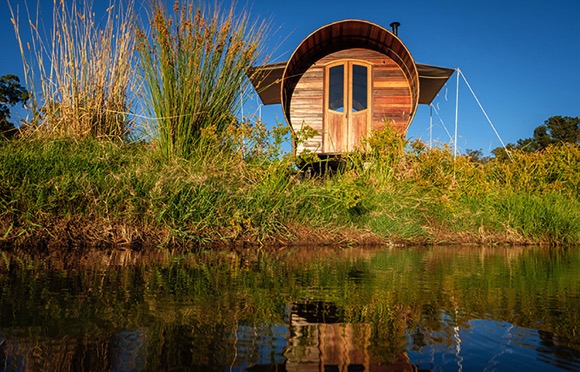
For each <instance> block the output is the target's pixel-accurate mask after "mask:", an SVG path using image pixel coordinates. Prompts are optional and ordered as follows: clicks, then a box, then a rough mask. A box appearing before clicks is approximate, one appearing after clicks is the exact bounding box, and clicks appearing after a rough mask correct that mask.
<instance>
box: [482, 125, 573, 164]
mask: <svg viewBox="0 0 580 372" xmlns="http://www.w3.org/2000/svg"><path fill="white" fill-rule="evenodd" d="M561 143H572V144H576V145H580V118H578V117H571V116H552V117H550V118H549V119H548V120H546V121H544V124H542V125H540V126H538V127H536V129H534V135H533V137H531V138H523V139H519V140H518V142H517V144H513V143H509V144H507V146H506V148H507V150H508V151H511V150H514V149H519V150H523V151H530V152H532V151H540V150H543V149H545V148H546V147H548V146H550V145H555V144H561ZM492 152H493V154H494V155H495V157H496V158H497V159H499V160H503V159H507V154H506V151H505V149H503V148H501V147H498V148H496V149H494V150H493V151H492Z"/></svg>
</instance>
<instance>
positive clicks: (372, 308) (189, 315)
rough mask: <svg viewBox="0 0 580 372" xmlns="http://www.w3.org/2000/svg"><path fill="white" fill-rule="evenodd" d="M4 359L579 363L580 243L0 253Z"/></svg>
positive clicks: (392, 367) (232, 367)
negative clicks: (42, 255)
mask: <svg viewBox="0 0 580 372" xmlns="http://www.w3.org/2000/svg"><path fill="white" fill-rule="evenodd" d="M0 295H1V297H0V370H8V371H11V370H19V371H66V370H74V371H79V370H95V371H103V370H116V371H140V370H149V371H158V370H192V371H212V370H216V371H244V370H250V371H417V370H420V371H428V370H429V371H509V370H514V371H515V370H517V371H522V370H523V371H526V372H527V371H550V370H580V328H579V327H580V247H576V248H568V249H547V248H514V247H510V248H479V247H477V248H474V247H470V248H461V247H437V248H380V249H379V248H375V249H360V248H357V249H354V248H352V249H350V248H349V249H331V248H308V249H306V248H300V249H299V248H296V249H284V250H280V251H278V252H269V253H267V254H266V253H260V252H258V253H256V252H254V253H251V252H236V253H234V252H222V253H209V252H206V253H199V254H192V255H179V256H175V255H169V254H165V255H159V256H154V257H153V256H146V257H145V256H141V255H139V254H137V253H131V252H112V253H91V254H88V255H86V256H83V257H70V256H66V255H63V256H62V257H52V258H47V259H44V260H42V261H40V262H39V261H38V260H30V259H27V258H23V257H21V256H10V255H8V254H6V253H1V255H0Z"/></svg>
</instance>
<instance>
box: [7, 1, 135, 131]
mask: <svg viewBox="0 0 580 372" xmlns="http://www.w3.org/2000/svg"><path fill="white" fill-rule="evenodd" d="M10 3H11V2H10V1H8V4H9V7H10V11H11V16H12V23H13V25H14V30H15V32H16V36H17V39H18V42H19V44H20V51H21V54H22V59H23V62H24V71H25V79H26V83H27V85H28V88H29V91H31V93H32V108H33V118H32V120H30V122H29V123H28V125H27V126H26V127H25V128H23V129H26V130H27V131H28V133H34V134H35V135H38V136H40V137H52V136H57V137H58V136H61V137H62V136H68V137H77V138H80V137H92V138H122V137H124V136H125V135H126V134H127V133H128V131H129V129H130V122H131V121H130V120H129V119H128V118H129V116H128V113H129V112H130V111H131V105H132V99H133V98H132V97H133V96H134V93H135V92H134V90H135V89H134V88H135V86H134V83H135V81H134V76H135V74H134V73H133V67H134V48H135V37H134V33H133V25H134V8H133V5H132V2H122V1H120V0H119V1H117V0H111V1H110V3H109V7H108V8H107V9H106V14H104V16H102V15H101V14H98V13H96V12H95V9H94V8H95V7H94V3H93V1H91V0H82V1H76V0H72V1H54V3H53V8H52V20H51V24H48V25H46V24H44V23H43V22H42V20H41V16H40V13H41V9H40V2H38V3H37V9H36V14H33V13H31V12H30V10H29V8H28V3H27V2H25V3H24V5H25V9H26V13H27V16H28V19H25V21H24V23H22V21H21V20H20V18H19V9H16V10H14V8H13V7H12V6H11V4H10ZM26 25H27V26H28V27H26ZM27 34H29V35H30V39H29V40H27V37H26V35H27Z"/></svg>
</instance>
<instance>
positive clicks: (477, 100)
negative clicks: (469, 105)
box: [457, 68, 514, 162]
mask: <svg viewBox="0 0 580 372" xmlns="http://www.w3.org/2000/svg"><path fill="white" fill-rule="evenodd" d="M457 73H458V74H459V75H461V77H462V78H463V81H465V84H467V87H468V88H469V91H470V92H471V94H472V95H473V98H475V101H476V102H477V104H478V105H479V108H480V109H481V111H482V112H483V114H484V115H485V118H486V119H487V122H488V123H489V125H491V128H492V129H493V131H494V132H495V135H496V136H497V138H498V139H499V142H500V143H501V145H502V147H503V149H504V150H505V152H506V154H507V155H508V157H509V158H510V160H511V161H512V162H513V161H514V158H513V157H512V154H511V152H510V151H509V150H508V149H507V147H506V145H505V144H504V143H503V140H502V139H501V137H500V136H499V133H498V132H497V130H496V129H495V126H494V125H493V123H492V122H491V119H490V118H489V116H487V112H485V109H484V108H483V106H482V105H481V103H480V102H479V99H478V98H477V96H476V95H475V92H474V91H473V89H471V85H469V82H468V81H467V78H466V77H465V74H463V72H461V70H460V69H459V68H458V69H457Z"/></svg>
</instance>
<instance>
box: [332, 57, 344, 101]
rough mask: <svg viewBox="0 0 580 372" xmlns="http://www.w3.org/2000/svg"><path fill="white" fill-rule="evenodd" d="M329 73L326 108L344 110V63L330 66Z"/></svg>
mask: <svg viewBox="0 0 580 372" xmlns="http://www.w3.org/2000/svg"><path fill="white" fill-rule="evenodd" d="M329 74H330V76H329V78H328V81H329V84H328V85H329V87H328V108H329V109H330V110H334V111H338V112H344V65H340V66H334V67H331V68H330V70H329Z"/></svg>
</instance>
